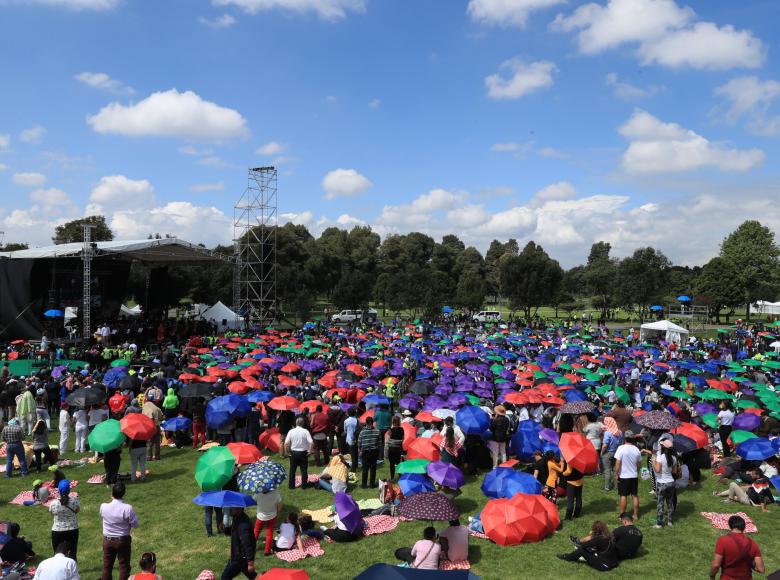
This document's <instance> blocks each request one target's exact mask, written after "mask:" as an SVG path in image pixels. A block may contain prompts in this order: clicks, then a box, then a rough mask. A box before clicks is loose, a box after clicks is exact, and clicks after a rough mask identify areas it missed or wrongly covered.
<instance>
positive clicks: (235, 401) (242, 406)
mask: <svg viewBox="0 0 780 580" xmlns="http://www.w3.org/2000/svg"><path fill="white" fill-rule="evenodd" d="M249 408H250V404H249V401H247V400H246V398H245V397H242V396H240V395H236V394H234V393H230V394H229V395H225V396H223V397H216V398H214V399H212V400H211V401H209V404H208V405H207V406H206V423H207V424H208V426H209V427H211V428H213V429H214V428H218V427H220V426H221V425H224V424H225V423H227V422H229V421H230V420H231V419H232V418H233V417H245V416H246V414H247V413H249Z"/></svg>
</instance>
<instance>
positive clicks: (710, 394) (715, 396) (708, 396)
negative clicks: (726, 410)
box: [699, 389, 734, 401]
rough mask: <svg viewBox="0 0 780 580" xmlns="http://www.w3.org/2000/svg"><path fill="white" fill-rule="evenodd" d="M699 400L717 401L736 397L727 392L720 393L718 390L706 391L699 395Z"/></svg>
mask: <svg viewBox="0 0 780 580" xmlns="http://www.w3.org/2000/svg"><path fill="white" fill-rule="evenodd" d="M699 398H700V399H702V400H704V401H717V400H719V399H733V398H734V397H733V396H731V395H729V394H728V393H727V392H725V391H719V390H718V389H707V390H706V391H702V392H701V393H699Z"/></svg>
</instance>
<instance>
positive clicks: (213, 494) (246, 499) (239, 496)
mask: <svg viewBox="0 0 780 580" xmlns="http://www.w3.org/2000/svg"><path fill="white" fill-rule="evenodd" d="M192 503H194V504H197V505H202V506H210V507H218V508H232V507H239V508H245V507H249V506H250V505H257V502H255V500H254V499H252V496H251V495H246V494H244V493H238V492H237V491H202V492H200V493H199V494H198V495H197V496H195V497H194V498H193V500H192Z"/></svg>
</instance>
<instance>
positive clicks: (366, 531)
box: [363, 516, 400, 536]
mask: <svg viewBox="0 0 780 580" xmlns="http://www.w3.org/2000/svg"><path fill="white" fill-rule="evenodd" d="M363 521H364V522H365V523H366V527H365V528H363V535H364V536H375V535H377V534H384V533H385V532H392V531H393V530H394V529H396V528H397V527H398V522H399V521H400V519H399V518H396V517H393V516H368V517H367V518H363Z"/></svg>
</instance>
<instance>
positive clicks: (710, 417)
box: [701, 413, 718, 429]
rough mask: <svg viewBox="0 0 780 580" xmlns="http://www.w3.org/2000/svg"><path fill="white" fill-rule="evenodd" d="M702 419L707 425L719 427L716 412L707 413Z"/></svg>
mask: <svg viewBox="0 0 780 580" xmlns="http://www.w3.org/2000/svg"><path fill="white" fill-rule="evenodd" d="M701 420H702V423H704V424H705V425H707V427H711V428H712V429H717V428H718V415H717V414H716V413H705V414H704V415H702V416H701Z"/></svg>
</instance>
